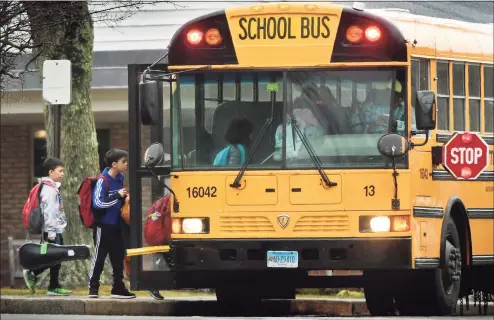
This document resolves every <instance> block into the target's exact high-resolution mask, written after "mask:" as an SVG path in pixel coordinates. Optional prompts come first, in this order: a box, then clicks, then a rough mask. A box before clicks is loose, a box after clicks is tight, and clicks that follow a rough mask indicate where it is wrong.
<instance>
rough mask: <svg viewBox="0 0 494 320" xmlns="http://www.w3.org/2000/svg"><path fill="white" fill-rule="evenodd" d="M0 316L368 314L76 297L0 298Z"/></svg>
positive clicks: (358, 304)
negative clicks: (229, 308)
mask: <svg viewBox="0 0 494 320" xmlns="http://www.w3.org/2000/svg"><path fill="white" fill-rule="evenodd" d="M0 305H1V313H2V314H5V313H10V314H76V315H119V316H189V317H190V316H218V315H231V316H233V315H235V314H236V313H240V314H241V315H246V314H249V315H250V314H253V313H254V311H253V310H255V314H262V315H263V316H269V315H276V316H283V315H323V316H361V315H368V314H369V312H368V311H367V306H366V304H365V301H364V300H346V299H341V300H338V299H334V300H333V299H331V300H330V299H297V300H271V301H263V303H262V305H259V306H258V307H255V308H250V309H249V310H239V309H232V310H225V309H222V310H220V308H219V306H218V304H217V303H216V301H215V300H214V299H211V300H209V299H207V300H202V299H197V300H175V299H165V300H163V301H155V300H153V299H152V298H140V297H139V298H136V299H132V300H117V299H109V298H99V299H89V298H79V297H39V298H38V297H16V296H1V301H0Z"/></svg>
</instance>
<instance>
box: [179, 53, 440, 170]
mask: <svg viewBox="0 0 494 320" xmlns="http://www.w3.org/2000/svg"><path fill="white" fill-rule="evenodd" d="M428 63H429V67H430V62H428ZM373 70H383V71H393V72H395V75H394V77H393V81H394V80H395V77H396V71H397V70H403V72H404V73H405V82H406V83H405V84H404V86H403V90H405V92H404V97H408V94H409V92H408V91H409V88H408V78H409V75H408V73H409V72H410V71H409V69H408V68H406V67H405V66H389V67H355V68H328V69H319V68H304V69H298V68H287V69H248V70H238V69H237V70H230V69H228V70H214V71H206V72H205V71H197V72H191V73H192V74H193V76H194V81H196V80H195V79H197V77H196V76H197V74H199V73H200V74H205V73H210V72H211V73H219V74H225V73H227V72H228V73H234V74H240V73H243V72H254V73H257V74H259V73H281V75H282V80H281V81H282V83H283V84H282V87H283V88H285V86H286V83H287V76H286V75H287V74H288V73H289V72H300V71H305V72H325V71H373ZM428 73H429V83H428V85H429V86H430V85H431V83H430V74H431V71H430V69H429V70H428ZM187 75H188V76H190V75H191V74H190V73H188V74H187ZM179 78H180V76H178V77H177V81H176V84H177V86H176V87H177V88H176V89H175V92H173V93H172V94H171V99H172V100H173V105H171V109H172V112H176V113H178V115H177V118H178V122H179V127H180V128H179V129H178V130H179V131H180V133H181V135H182V136H181V137H180V138H179V139H176V138H173V137H172V140H173V142H172V146H171V149H172V150H173V151H175V149H178V150H179V154H178V156H177V155H174V156H173V157H172V158H173V160H172V163H171V171H172V172H195V171H212V172H214V171H225V170H228V171H231V170H233V171H235V170H238V169H240V166H239V167H227V168H224V167H214V166H207V167H206V166H200V167H199V166H197V167H190V166H187V165H185V162H184V159H183V156H182V155H183V154H184V153H185V151H184V143H183V130H184V126H183V125H182V124H183V116H182V102H181V93H180V84H179V83H180V79H179ZM235 79H236V84H237V85H236V87H235V92H236V94H235V100H230V99H223V101H238V98H239V97H240V96H241V95H240V94H239V84H240V83H239V79H240V77H239V76H236V77H235ZM273 80H274V79H273ZM254 81H255V82H257V84H258V83H259V82H258V77H254ZM393 88H394V87H393ZM257 89H258V86H257ZM355 89H356V82H355V81H353V82H352V101H353V99H354V98H355V97H356V90H355ZM287 91H288V90H286V91H285V89H283V94H282V95H283V99H284V102H283V105H284V107H283V121H282V123H285V122H286V119H285V116H286V113H287V112H288V109H289V108H288V106H287V104H288V99H286V100H285V98H286V95H287V94H288V92H287ZM223 93H224V92H223ZM253 93H254V94H256V93H257V92H256V88H255V89H254V90H253ZM336 95H337V99H338V100H339V102H340V101H341V81H340V80H338V82H337V93H336ZM223 98H224V97H223ZM256 100H257V99H256V98H255V97H254V101H250V102H258V101H256ZM276 101H278V98H276ZM404 104H405V108H406V109H407V108H409V103H408V99H405V100H404ZM177 110H178V112H177ZM408 118H409V115H408V113H406V114H405V123H406V127H405V132H410V131H411V130H410V127H409V125H408V122H409V121H408ZM171 119H172V124H171V128H172V135H173V134H174V133H173V132H174V131H175V129H173V128H174V124H173V121H174V120H173V119H174V117H173V116H172V117H171ZM285 126H286V125H285ZM284 131H285V129H284ZM252 138H253V140H254V139H255V137H252ZM174 143H177V144H178V146H177V145H175V144H174ZM285 143H286V142H285V141H284V142H283V145H284V149H285V150H286V146H285ZM173 151H172V152H173ZM180 158H181V159H180ZM386 165H387V164H385V165H384V166H383V167H376V166H354V167H347V166H334V167H333V166H323V167H324V168H325V169H332V170H336V169H362V170H364V169H382V168H385V167H386ZM402 165H403V167H402ZM402 165H401V164H400V168H401V167H402V168H408V165H409V163H408V156H405V157H404V161H403V164H402ZM314 168H315V167H312V166H310V167H303V166H301V167H291V168H289V170H313V169H314ZM286 169H287V166H286V151H284V152H283V161H282V164H281V165H280V166H265V167H259V166H256V165H253V164H252V163H250V164H249V166H248V168H247V171H249V170H255V171H263V170H286Z"/></svg>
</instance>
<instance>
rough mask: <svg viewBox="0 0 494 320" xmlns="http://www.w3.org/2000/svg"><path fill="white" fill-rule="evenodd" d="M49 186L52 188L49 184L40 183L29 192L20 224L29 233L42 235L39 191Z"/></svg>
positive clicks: (42, 217) (42, 219) (41, 211)
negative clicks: (44, 186)
mask: <svg viewBox="0 0 494 320" xmlns="http://www.w3.org/2000/svg"><path fill="white" fill-rule="evenodd" d="M45 184H46V185H49V186H51V187H53V185H52V184H51V183H50V182H47V181H42V182H40V183H38V184H37V185H35V186H34V187H33V188H32V189H31V191H30V192H29V196H28V197H27V200H26V203H25V204H24V207H23V208H22V224H23V225H24V227H25V228H26V229H27V231H28V232H29V233H32V234H41V233H43V221H44V215H43V210H41V206H40V204H41V199H40V197H41V189H43V185H45Z"/></svg>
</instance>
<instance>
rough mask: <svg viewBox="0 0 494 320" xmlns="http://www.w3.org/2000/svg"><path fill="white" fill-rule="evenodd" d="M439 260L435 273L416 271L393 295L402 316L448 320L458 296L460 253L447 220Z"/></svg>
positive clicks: (451, 223)
mask: <svg viewBox="0 0 494 320" xmlns="http://www.w3.org/2000/svg"><path fill="white" fill-rule="evenodd" d="M446 219H447V220H446V221H445V223H446V229H445V231H446V232H445V234H443V235H442V237H443V239H442V240H443V241H445V245H444V249H443V250H444V252H442V255H443V259H441V261H442V263H441V266H440V268H439V269H434V270H417V271H415V272H413V273H414V274H413V276H411V277H410V278H409V279H408V281H407V284H406V285H404V286H402V287H401V290H400V291H401V292H399V293H398V294H397V295H396V305H397V308H398V310H399V311H400V315H402V316H448V315H451V314H452V313H453V309H454V308H455V307H456V302H457V301H458V297H459V294H460V283H461V269H462V263H461V261H462V252H461V246H460V237H459V233H458V229H457V226H456V224H455V222H454V221H453V219H452V218H451V217H449V216H448V217H447V218H446Z"/></svg>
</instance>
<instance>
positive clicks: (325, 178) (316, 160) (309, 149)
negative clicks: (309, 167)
mask: <svg viewBox="0 0 494 320" xmlns="http://www.w3.org/2000/svg"><path fill="white" fill-rule="evenodd" d="M290 123H291V125H292V128H295V131H296V132H297V135H298V136H299V137H300V140H302V143H303V144H304V147H305V148H306V149H307V153H308V154H309V156H310V158H311V159H312V162H314V165H315V166H316V169H317V171H319V175H321V179H322V180H323V181H324V184H326V186H327V187H328V188H330V187H335V186H337V185H338V183H336V182H331V181H330V180H329V178H328V176H327V175H326V172H324V170H323V169H322V163H321V160H320V159H319V157H318V156H317V155H316V154H315V153H314V150H313V149H312V146H311V145H310V143H309V141H307V137H306V136H305V134H304V133H303V132H302V131H301V130H300V128H299V127H298V125H297V121H296V120H295V117H294V116H293V114H292V115H290Z"/></svg>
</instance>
